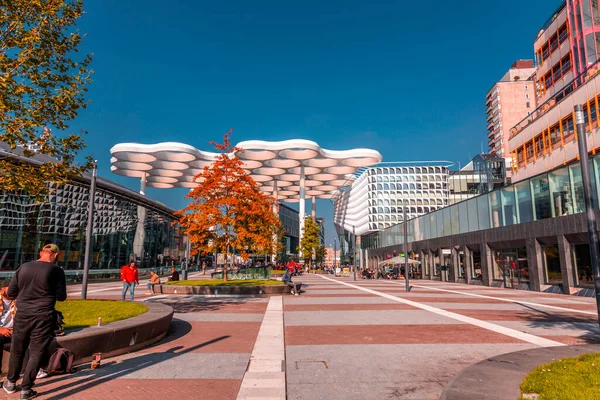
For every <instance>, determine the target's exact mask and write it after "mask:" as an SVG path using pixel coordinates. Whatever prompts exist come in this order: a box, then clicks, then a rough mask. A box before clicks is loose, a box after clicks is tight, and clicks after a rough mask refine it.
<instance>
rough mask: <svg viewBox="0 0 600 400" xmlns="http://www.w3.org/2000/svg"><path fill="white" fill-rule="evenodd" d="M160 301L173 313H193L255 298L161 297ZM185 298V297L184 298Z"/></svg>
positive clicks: (214, 309)
mask: <svg viewBox="0 0 600 400" xmlns="http://www.w3.org/2000/svg"><path fill="white" fill-rule="evenodd" d="M161 300H162V301H161V303H162V304H165V305H168V306H169V307H172V308H173V310H175V313H181V314H185V313H194V312H202V311H218V310H220V309H221V308H223V306H230V305H243V304H246V303H253V302H256V298H246V299H228V298H201V299H190V301H181V300H179V301H168V300H165V299H161ZM186 300H187V299H186Z"/></svg>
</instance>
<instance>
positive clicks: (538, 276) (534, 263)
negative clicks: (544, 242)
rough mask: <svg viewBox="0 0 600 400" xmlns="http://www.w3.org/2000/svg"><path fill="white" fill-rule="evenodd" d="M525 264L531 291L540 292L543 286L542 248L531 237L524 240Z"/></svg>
mask: <svg viewBox="0 0 600 400" xmlns="http://www.w3.org/2000/svg"><path fill="white" fill-rule="evenodd" d="M525 243H526V248H527V264H528V266H529V279H530V285H531V290H535V291H538V292H539V291H541V290H542V286H544V282H545V279H544V260H543V254H542V246H541V245H540V242H538V241H537V239H536V238H534V237H531V238H527V240H526V242H525Z"/></svg>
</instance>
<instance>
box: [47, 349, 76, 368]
mask: <svg viewBox="0 0 600 400" xmlns="http://www.w3.org/2000/svg"><path fill="white" fill-rule="evenodd" d="M74 360H75V354H73V352H72V351H71V350H68V349H65V348H62V347H60V348H58V349H56V350H54V353H52V355H51V356H50V360H49V361H48V368H47V371H46V372H48V373H49V374H70V373H72V372H75V371H73V361H74Z"/></svg>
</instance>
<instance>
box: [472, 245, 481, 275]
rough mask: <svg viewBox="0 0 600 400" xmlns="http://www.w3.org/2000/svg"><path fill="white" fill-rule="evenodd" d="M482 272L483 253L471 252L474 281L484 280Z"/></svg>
mask: <svg viewBox="0 0 600 400" xmlns="http://www.w3.org/2000/svg"><path fill="white" fill-rule="evenodd" d="M482 276H483V275H482V271H481V252H479V251H472V252H471V277H472V278H473V279H481V278H482Z"/></svg>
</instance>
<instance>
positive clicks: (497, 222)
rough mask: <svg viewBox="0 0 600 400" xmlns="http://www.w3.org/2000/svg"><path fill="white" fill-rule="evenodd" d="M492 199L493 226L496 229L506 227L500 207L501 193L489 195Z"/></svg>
mask: <svg viewBox="0 0 600 400" xmlns="http://www.w3.org/2000/svg"><path fill="white" fill-rule="evenodd" d="M489 198H490V214H491V216H492V226H493V227H494V228H496V227H499V226H504V221H503V219H502V207H501V205H500V195H499V192H492V193H490V194H489Z"/></svg>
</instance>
